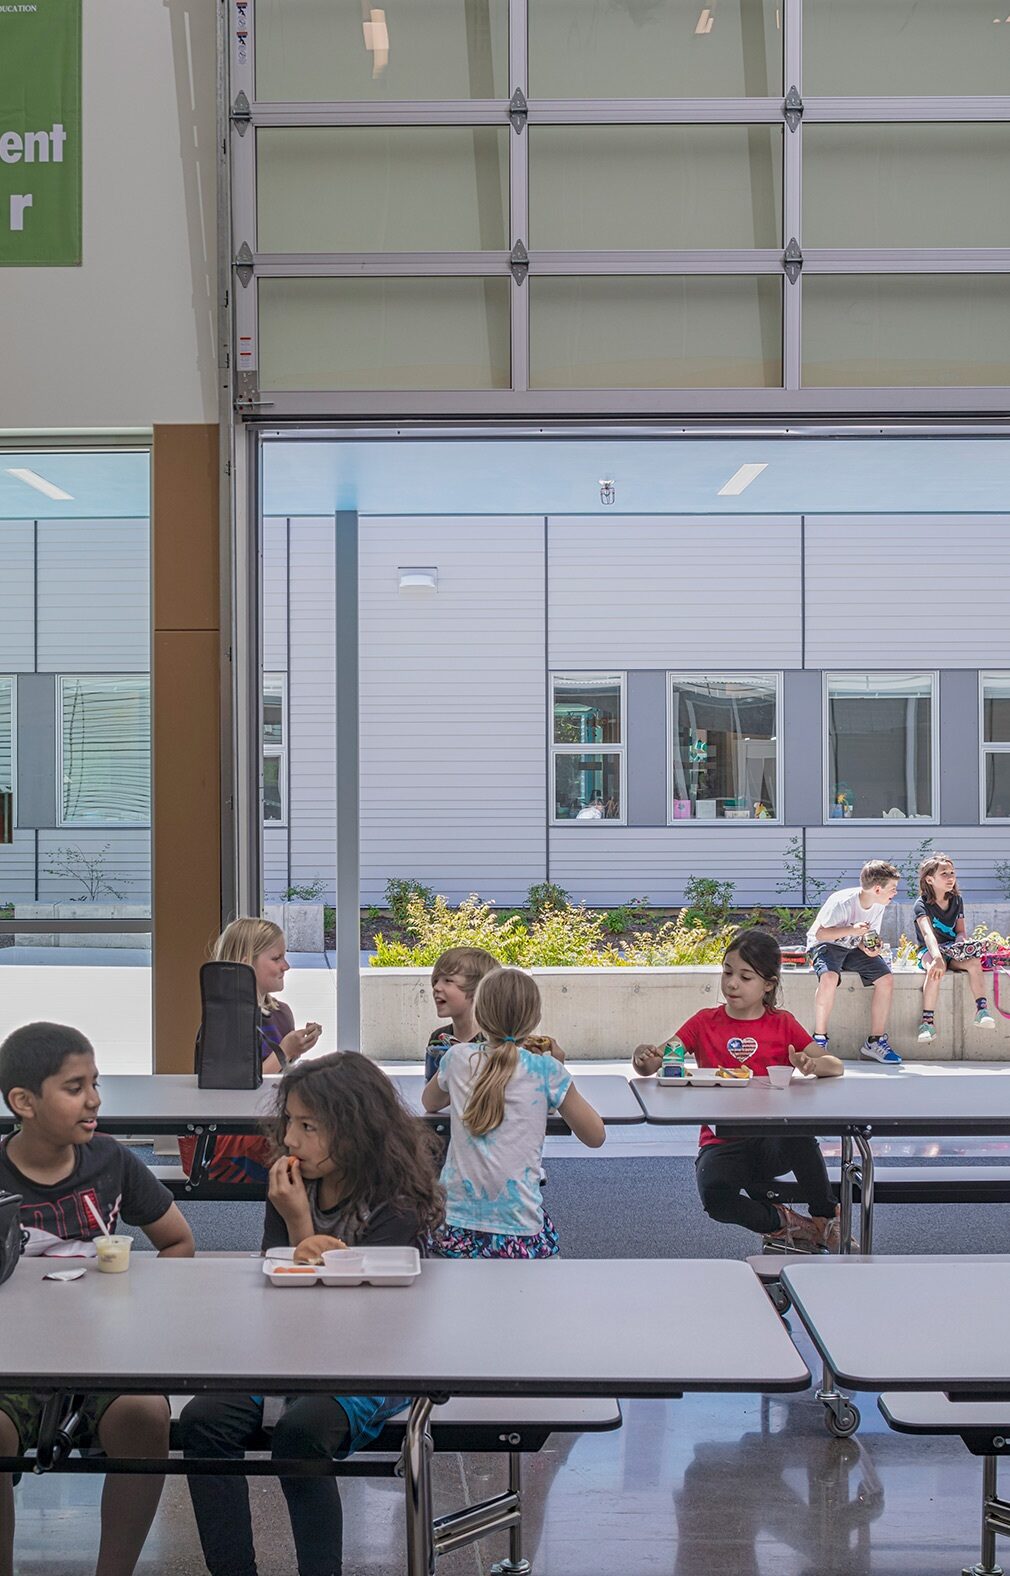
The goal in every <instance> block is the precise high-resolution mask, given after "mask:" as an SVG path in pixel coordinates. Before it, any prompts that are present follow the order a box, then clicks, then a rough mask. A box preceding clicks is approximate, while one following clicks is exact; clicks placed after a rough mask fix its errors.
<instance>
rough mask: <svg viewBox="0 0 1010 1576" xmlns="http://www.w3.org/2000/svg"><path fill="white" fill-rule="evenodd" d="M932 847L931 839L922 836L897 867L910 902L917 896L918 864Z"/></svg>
mask: <svg viewBox="0 0 1010 1576" xmlns="http://www.w3.org/2000/svg"><path fill="white" fill-rule="evenodd" d="M932 848H933V839H932V838H931V837H924V838H923V840H922V842H921V843H920V844H919V846H918V848H912V849H910V850H909V852H908V854H907V855H906V857H905V862H904V864H902V865H901V866H900V867H899V868H900V870H901V874H902V876H903V877H904V881H905V896H906V897H907V898H908V899H909V901H910V902H912V903H914V902H915V899H916V898H917V897H918V896H919V866H920V865H921V864H922V861H923V860H924V859H927V858H928V857H929V854H930V852H931V851H932Z"/></svg>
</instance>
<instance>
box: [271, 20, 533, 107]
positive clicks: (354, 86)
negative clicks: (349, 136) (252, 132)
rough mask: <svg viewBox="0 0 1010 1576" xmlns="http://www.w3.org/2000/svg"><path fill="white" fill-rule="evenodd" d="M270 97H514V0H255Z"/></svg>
mask: <svg viewBox="0 0 1010 1576" xmlns="http://www.w3.org/2000/svg"><path fill="white" fill-rule="evenodd" d="M255 6H256V12H255V32H254V39H255V48H256V94H257V97H258V98H259V99H261V100H264V101H267V100H274V101H276V100H281V101H284V100H291V101H295V100H301V101H306V100H308V101H322V102H333V101H334V100H345V99H351V100H361V101H364V102H375V101H376V100H382V101H387V100H394V99H471V98H475V99H481V98H508V96H509V95H508V0H383V5H382V7H381V8H376V7H373V6H371V5H369V4H363V3H362V0H255Z"/></svg>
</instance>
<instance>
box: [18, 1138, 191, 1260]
mask: <svg viewBox="0 0 1010 1576" xmlns="http://www.w3.org/2000/svg"><path fill="white" fill-rule="evenodd" d="M9 1142H10V1140H9V1139H6V1138H5V1139H2V1140H0V1191H2V1192H6V1193H20V1194H21V1224H22V1226H23V1227H24V1229H25V1231H27V1233H28V1246H27V1247H26V1248H25V1253H26V1255H27V1256H29V1257H35V1258H39V1257H41V1256H43V1255H45V1256H47V1257H56V1258H60V1257H66V1258H94V1256H95V1238H96V1237H100V1236H101V1232H100V1230H99V1228H98V1226H97V1224H96V1223H95V1221H94V1220H93V1219H92V1216H91V1211H90V1210H89V1209H88V1208H87V1206H86V1205H85V1202H84V1200H85V1199H86V1198H89V1199H90V1200H91V1202H92V1204H93V1205H94V1206H95V1208H96V1209H97V1210H98V1212H99V1214H100V1215H101V1217H102V1219H103V1220H104V1221H105V1224H106V1226H107V1228H108V1230H109V1231H112V1232H114V1231H115V1230H116V1226H117V1222H118V1221H120V1220H122V1221H123V1222H124V1223H125V1224H126V1225H127V1226H149V1225H151V1223H152V1222H153V1221H155V1220H160V1219H161V1217H162V1215H163V1214H164V1213H165V1211H166V1210H167V1209H168V1208H169V1207H170V1206H171V1203H172V1195H171V1193H170V1192H169V1191H168V1188H167V1187H165V1186H164V1184H163V1183H161V1182H159V1181H158V1179H157V1177H155V1176H152V1175H151V1172H150V1171H149V1170H148V1168H147V1166H145V1165H144V1163H143V1161H142V1160H138V1159H137V1157H136V1155H135V1154H133V1153H132V1152H131V1151H130V1150H129V1149H124V1148H123V1145H122V1144H117V1142H116V1140H115V1139H114V1138H109V1137H107V1136H106V1135H105V1134H103V1133H96V1134H95V1136H94V1138H93V1139H92V1140H91V1142H90V1144H75V1145H74V1153H75V1155H76V1160H75V1163H74V1169H73V1170H72V1171H71V1173H70V1175H69V1176H66V1177H64V1178H63V1180H62V1181H61V1182H53V1183H50V1184H46V1185H43V1183H41V1182H33V1181H32V1179H31V1178H30V1177H26V1176H22V1174H21V1172H20V1171H19V1170H18V1168H17V1166H16V1165H15V1164H14V1162H13V1161H12V1160H11V1159H10V1158H9V1156H8V1153H7V1146H8V1143H9Z"/></svg>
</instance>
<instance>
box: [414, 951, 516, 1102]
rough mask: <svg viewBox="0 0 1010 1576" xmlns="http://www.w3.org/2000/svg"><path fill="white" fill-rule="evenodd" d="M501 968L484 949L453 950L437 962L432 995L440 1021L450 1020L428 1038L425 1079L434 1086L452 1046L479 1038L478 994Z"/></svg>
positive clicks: (432, 975)
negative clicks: (475, 1010) (475, 1001)
mask: <svg viewBox="0 0 1010 1576" xmlns="http://www.w3.org/2000/svg"><path fill="white" fill-rule="evenodd" d="M500 968H501V964H500V963H499V962H498V959H497V958H496V957H493V956H492V955H491V953H490V952H485V951H484V948H483V947H450V948H449V950H448V951H447V952H443V953H442V956H441V957H440V958H436V959H435V962H434V964H433V966H432V970H431V994H432V997H433V999H434V1002H435V1011H436V1012H437V1013H438V1015H439V1017H440V1018H450V1019H451V1020H452V1021H451V1023H448V1024H444V1023H443V1024H440V1025H439V1026H438V1028H437V1029H433V1030H432V1031H431V1034H430V1035H429V1037H428V1044H427V1045H426V1046H425V1051H424V1076H425V1081H426V1082H430V1081H431V1079H432V1078H434V1076H435V1074H436V1072H437V1071H438V1064H439V1062H440V1061H441V1060H442V1057H443V1056H444V1055H445V1053H446V1051H447V1050H448V1049H449V1046H450V1045H469V1044H470V1043H471V1041H473V1040H475V1039H476V1038H477V1037H478V1034H477V1025H476V1023H475V1022H474V1016H473V998H474V992H475V991H476V989H477V986H478V985H479V984H480V982H481V980H482V979H483V978H484V976H485V974H490V973H491V972H492V971H493V970H494V969H500Z"/></svg>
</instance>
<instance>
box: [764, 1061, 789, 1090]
mask: <svg viewBox="0 0 1010 1576" xmlns="http://www.w3.org/2000/svg"><path fill="white" fill-rule="evenodd" d="M794 1072H795V1068H794V1067H792V1066H789V1067H769V1069H768V1082H769V1083H770V1084H771V1086H772V1088H773V1089H788V1087H789V1085H790V1084H791V1083H792V1078H793V1073H794Z"/></svg>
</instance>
